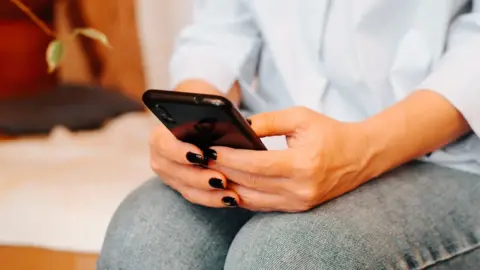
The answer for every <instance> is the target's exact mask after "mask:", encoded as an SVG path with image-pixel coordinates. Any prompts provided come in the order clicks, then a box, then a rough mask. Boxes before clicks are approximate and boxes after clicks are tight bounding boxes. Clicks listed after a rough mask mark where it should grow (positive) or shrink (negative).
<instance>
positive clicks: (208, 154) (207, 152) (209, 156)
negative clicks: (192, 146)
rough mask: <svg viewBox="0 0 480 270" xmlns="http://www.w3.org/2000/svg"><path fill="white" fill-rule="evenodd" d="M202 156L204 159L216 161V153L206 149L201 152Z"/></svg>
mask: <svg viewBox="0 0 480 270" xmlns="http://www.w3.org/2000/svg"><path fill="white" fill-rule="evenodd" d="M203 155H204V156H205V158H206V159H209V160H217V151H215V150H212V149H207V150H205V151H203Z"/></svg>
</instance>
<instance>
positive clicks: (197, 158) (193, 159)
mask: <svg viewBox="0 0 480 270" xmlns="http://www.w3.org/2000/svg"><path fill="white" fill-rule="evenodd" d="M187 160H188V161H189V162H190V163H193V164H203V163H204V161H203V159H202V156H201V155H199V154H195V153H192V152H188V153H187Z"/></svg>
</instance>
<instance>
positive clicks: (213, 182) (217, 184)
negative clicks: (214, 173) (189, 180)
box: [208, 178, 225, 189]
mask: <svg viewBox="0 0 480 270" xmlns="http://www.w3.org/2000/svg"><path fill="white" fill-rule="evenodd" d="M208 184H210V186H211V187H213V188H216V189H225V187H224V186H223V182H222V180H220V179H218V178H211V179H210V180H209V181H208Z"/></svg>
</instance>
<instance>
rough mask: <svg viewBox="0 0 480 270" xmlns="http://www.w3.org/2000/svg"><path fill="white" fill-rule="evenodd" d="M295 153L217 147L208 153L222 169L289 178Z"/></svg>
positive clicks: (288, 150) (291, 151)
mask: <svg viewBox="0 0 480 270" xmlns="http://www.w3.org/2000/svg"><path fill="white" fill-rule="evenodd" d="M293 153H294V152H293V150H292V149H286V150H270V151H255V150H243V149H233V148H229V147H221V146H215V147H212V148H211V149H210V150H209V151H208V156H209V157H210V156H213V157H214V158H211V159H213V160H214V161H215V163H216V164H218V165H220V166H222V167H227V168H229V169H233V170H237V171H241V172H244V173H250V174H258V175H262V176H271V177H289V176H291V175H292V174H293V165H294V158H295V156H294V154H293ZM215 158H216V160H215Z"/></svg>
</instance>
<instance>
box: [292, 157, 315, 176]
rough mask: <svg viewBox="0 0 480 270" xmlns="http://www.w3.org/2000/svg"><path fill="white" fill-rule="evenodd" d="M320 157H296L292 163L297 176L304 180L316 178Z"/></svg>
mask: <svg viewBox="0 0 480 270" xmlns="http://www.w3.org/2000/svg"><path fill="white" fill-rule="evenodd" d="M317 162H318V157H316V156H315V155H305V154H304V153H302V156H301V157H296V158H294V159H293V161H292V163H293V164H292V167H293V169H294V171H295V172H296V174H297V175H299V176H300V177H301V178H302V179H311V178H313V177H315V174H316V167H317Z"/></svg>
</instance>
